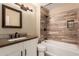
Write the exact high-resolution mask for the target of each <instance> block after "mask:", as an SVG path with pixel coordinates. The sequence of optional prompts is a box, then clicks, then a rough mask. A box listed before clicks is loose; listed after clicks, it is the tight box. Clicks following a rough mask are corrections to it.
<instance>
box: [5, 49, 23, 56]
mask: <svg viewBox="0 0 79 59" xmlns="http://www.w3.org/2000/svg"><path fill="white" fill-rule="evenodd" d="M21 55H22V54H21V51H20V50H15V51H12V52H10V53H9V54H7V55H6V56H21Z"/></svg>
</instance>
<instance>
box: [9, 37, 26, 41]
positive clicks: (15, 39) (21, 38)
mask: <svg viewBox="0 0 79 59" xmlns="http://www.w3.org/2000/svg"><path fill="white" fill-rule="evenodd" d="M23 39H27V37H20V38H14V39H9V40H8V41H19V40H23Z"/></svg>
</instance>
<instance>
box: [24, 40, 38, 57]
mask: <svg viewBox="0 0 79 59" xmlns="http://www.w3.org/2000/svg"><path fill="white" fill-rule="evenodd" d="M37 43H38V39H32V40H29V41H26V42H24V48H25V50H24V53H25V55H26V56H36V55H37Z"/></svg>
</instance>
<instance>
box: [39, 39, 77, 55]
mask: <svg viewBox="0 0 79 59" xmlns="http://www.w3.org/2000/svg"><path fill="white" fill-rule="evenodd" d="M40 44H41V45H42V46H45V47H46V48H45V51H44V53H45V54H46V55H49V56H79V47H78V45H75V44H69V43H64V42H60V41H55V40H45V41H43V42H41V43H40Z"/></svg>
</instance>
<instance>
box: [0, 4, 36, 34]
mask: <svg viewBox="0 0 79 59" xmlns="http://www.w3.org/2000/svg"><path fill="white" fill-rule="evenodd" d="M5 5H8V6H10V7H12V8H15V9H18V10H21V9H20V8H19V7H18V6H16V5H14V4H5ZM30 5H31V4H30ZM33 9H34V12H33V13H31V12H30V11H23V10H21V11H22V21H23V22H22V24H23V27H22V29H19V28H2V4H0V34H8V33H15V32H21V33H27V34H29V35H37V32H36V12H35V10H36V9H35V7H34V6H33Z"/></svg>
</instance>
